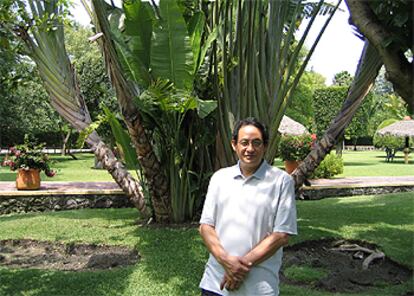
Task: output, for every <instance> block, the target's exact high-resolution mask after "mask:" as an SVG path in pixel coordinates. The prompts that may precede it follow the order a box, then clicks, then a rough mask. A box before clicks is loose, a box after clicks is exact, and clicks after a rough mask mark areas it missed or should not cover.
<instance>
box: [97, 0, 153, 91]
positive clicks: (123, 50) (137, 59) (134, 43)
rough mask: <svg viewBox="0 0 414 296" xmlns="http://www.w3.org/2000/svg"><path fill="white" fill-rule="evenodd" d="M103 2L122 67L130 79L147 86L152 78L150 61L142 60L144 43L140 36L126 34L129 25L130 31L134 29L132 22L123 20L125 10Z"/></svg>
mask: <svg viewBox="0 0 414 296" xmlns="http://www.w3.org/2000/svg"><path fill="white" fill-rule="evenodd" d="M103 3H104V5H105V10H106V13H107V18H108V20H109V29H110V31H111V38H113V40H114V41H115V46H116V49H117V51H118V53H119V55H118V56H119V58H120V62H121V65H122V68H123V69H124V70H125V72H126V74H127V76H128V78H129V79H131V80H133V81H135V82H137V83H138V84H139V85H142V86H147V85H148V84H149V80H150V79H149V70H148V61H147V64H145V62H144V61H143V60H141V57H142V54H141V52H142V51H143V50H142V47H143V46H144V45H141V39H140V36H132V37H131V36H128V35H126V34H124V33H123V32H122V30H123V28H124V27H125V26H127V25H128V27H129V32H131V31H133V30H132V27H131V24H130V23H124V22H123V21H124V18H123V11H122V10H121V9H120V8H117V7H112V6H110V5H108V4H106V3H105V2H103ZM141 7H142V6H141ZM130 10H132V9H130ZM144 59H145V58H144ZM147 59H148V58H147Z"/></svg>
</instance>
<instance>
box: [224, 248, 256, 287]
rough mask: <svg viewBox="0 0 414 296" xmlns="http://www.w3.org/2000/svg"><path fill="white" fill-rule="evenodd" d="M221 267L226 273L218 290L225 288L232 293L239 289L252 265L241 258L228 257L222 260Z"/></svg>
mask: <svg viewBox="0 0 414 296" xmlns="http://www.w3.org/2000/svg"><path fill="white" fill-rule="evenodd" d="M223 267H224V270H225V271H226V273H225V274H224V277H223V280H222V281H221V283H220V290H223V289H224V288H226V289H227V290H229V291H233V290H237V289H238V288H239V287H240V285H241V284H242V282H243V280H244V278H245V277H246V275H247V274H248V273H249V271H250V269H251V267H252V263H251V262H249V261H248V260H246V259H245V258H243V257H239V256H230V255H228V256H226V257H225V258H224V260H223Z"/></svg>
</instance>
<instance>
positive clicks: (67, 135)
mask: <svg viewBox="0 0 414 296" xmlns="http://www.w3.org/2000/svg"><path fill="white" fill-rule="evenodd" d="M71 134H72V130H71V129H69V131H68V132H67V134H66V136H65V137H64V138H63V143H62V151H61V153H60V154H61V155H62V156H65V155H66V145H67V143H68V141H69V138H70V135H71Z"/></svg>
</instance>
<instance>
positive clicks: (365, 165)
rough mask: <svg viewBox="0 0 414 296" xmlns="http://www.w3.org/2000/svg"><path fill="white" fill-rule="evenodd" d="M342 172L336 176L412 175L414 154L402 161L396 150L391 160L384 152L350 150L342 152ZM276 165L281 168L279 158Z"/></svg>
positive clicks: (402, 156)
mask: <svg viewBox="0 0 414 296" xmlns="http://www.w3.org/2000/svg"><path fill="white" fill-rule="evenodd" d="M342 155H343V161H344V173H343V174H341V175H338V176H335V177H336V178H343V177H362V176H413V175H414V159H413V158H414V155H413V154H411V155H409V163H408V164H405V163H404V154H403V153H402V152H398V153H397V155H396V157H395V158H394V161H393V162H386V161H385V152H384V151H379V150H374V151H350V150H346V151H344V152H343V154H342ZM276 166H278V167H280V168H283V163H282V161H281V160H276Z"/></svg>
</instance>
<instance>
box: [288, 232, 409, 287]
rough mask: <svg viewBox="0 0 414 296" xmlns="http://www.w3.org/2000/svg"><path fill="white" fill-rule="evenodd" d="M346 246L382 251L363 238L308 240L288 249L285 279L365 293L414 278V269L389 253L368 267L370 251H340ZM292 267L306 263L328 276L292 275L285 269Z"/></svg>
mask: <svg viewBox="0 0 414 296" xmlns="http://www.w3.org/2000/svg"><path fill="white" fill-rule="evenodd" d="M343 245H358V246H360V247H361V248H366V249H370V250H378V247H377V246H375V245H373V244H369V243H367V242H363V241H356V240H351V241H346V240H335V239H324V240H315V241H306V242H303V243H300V244H296V245H293V246H289V247H286V248H285V249H284V259H283V266H282V269H281V280H282V282H285V283H288V284H294V285H301V286H308V287H311V288H316V289H321V290H326V291H330V292H361V291H364V290H366V289H368V288H370V287H374V286H381V285H395V284H401V283H403V282H406V281H409V280H412V277H413V271H412V270H410V269H408V268H407V267H405V266H402V265H400V264H398V263H396V262H394V261H392V260H390V259H389V258H387V257H386V256H385V257H384V258H381V259H375V260H373V261H371V263H370V264H369V266H368V268H367V269H364V268H363V262H364V260H365V259H366V258H367V257H368V256H369V253H364V252H361V251H339V250H338V247H340V246H343ZM292 266H306V267H310V268H315V269H318V270H325V271H326V275H325V276H323V277H322V278H320V279H318V280H314V281H301V280H298V279H293V278H288V277H287V276H286V274H285V271H286V270H287V269H289V267H292Z"/></svg>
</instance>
